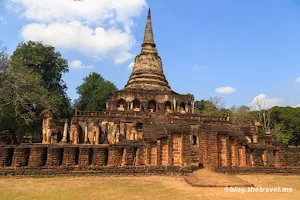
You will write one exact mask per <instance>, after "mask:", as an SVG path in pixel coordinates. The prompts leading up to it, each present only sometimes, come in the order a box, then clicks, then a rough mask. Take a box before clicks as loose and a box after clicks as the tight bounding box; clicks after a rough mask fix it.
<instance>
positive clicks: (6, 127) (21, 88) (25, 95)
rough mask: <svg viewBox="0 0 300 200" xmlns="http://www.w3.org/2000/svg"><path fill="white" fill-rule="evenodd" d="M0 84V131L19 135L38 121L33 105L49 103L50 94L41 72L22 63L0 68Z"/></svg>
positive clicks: (13, 136) (46, 104) (19, 136)
mask: <svg viewBox="0 0 300 200" xmlns="http://www.w3.org/2000/svg"><path fill="white" fill-rule="evenodd" d="M0 85H1V87H0V129H1V130H0V132H1V133H3V132H8V133H10V134H11V136H12V138H17V139H20V138H21V137H22V136H23V135H24V134H26V133H27V132H31V131H34V130H33V127H36V125H35V123H36V122H39V123H40V119H39V113H38V112H37V109H36V108H37V106H43V107H47V106H50V105H51V104H52V102H51V101H52V97H51V94H50V93H49V92H48V90H47V89H46V88H45V87H44V86H43V84H42V77H41V75H40V74H38V73H36V72H34V71H33V70H32V69H29V68H27V67H26V66H23V65H17V64H15V65H9V66H6V67H5V68H4V69H3V70H2V71H0ZM0 137H1V136H0Z"/></svg>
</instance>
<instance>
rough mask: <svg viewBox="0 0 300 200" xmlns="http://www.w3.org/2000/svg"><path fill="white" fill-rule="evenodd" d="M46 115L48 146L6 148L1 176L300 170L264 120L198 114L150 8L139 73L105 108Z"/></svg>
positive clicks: (1, 151) (295, 155)
mask: <svg viewBox="0 0 300 200" xmlns="http://www.w3.org/2000/svg"><path fill="white" fill-rule="evenodd" d="M41 117H42V118H43V128H42V137H43V140H42V144H21V145H18V146H1V147H0V168H1V169H0V174H1V173H2V174H3V173H4V174H7V173H8V174H9V173H11V174H14V173H17V174H18V169H23V172H22V173H25V174H26V173H29V174H30V173H36V172H37V171H38V172H39V173H42V172H43V170H46V171H47V170H50V169H54V170H56V172H60V173H67V171H68V170H71V171H72V170H73V171H74V170H75V171H82V170H90V171H98V172H99V173H102V172H103V173H139V172H141V173H145V172H150V173H164V172H165V171H171V172H190V171H191V169H192V167H191V166H192V165H194V166H200V167H203V168H207V169H215V170H220V171H222V170H225V171H226V170H229V171H230V170H239V169H248V170H249V169H253V170H254V169H271V168H272V169H283V168H287V167H289V168H291V169H297V165H299V164H300V163H299V160H300V153H299V150H297V149H288V148H285V147H283V146H282V145H281V144H279V143H277V142H274V140H273V139H272V137H271V136H270V135H267V136H265V137H264V138H262V139H258V128H259V124H252V125H249V126H245V127H238V126H235V125H233V124H232V123H231V122H230V120H229V118H228V117H208V116H203V115H199V114H194V102H193V100H191V99H189V97H188V95H181V94H178V93H176V92H174V91H172V89H171V87H170V86H169V84H168V81H167V80H166V77H165V75H164V72H163V67H162V60H161V58H160V56H159V55H158V51H157V48H156V45H155V43H154V37H153V31H152V21H151V14H150V10H149V14H148V18H147V23H146V30H145V35H144V41H143V44H142V50H141V53H140V54H139V55H138V56H136V58H135V62H134V67H133V70H132V73H131V76H130V78H129V80H128V82H127V84H126V85H125V87H124V88H123V89H122V90H120V91H118V92H116V93H115V94H114V96H113V97H112V98H111V99H110V100H109V101H108V102H107V103H106V110H105V111H99V112H86V111H79V110H76V111H75V114H74V116H73V117H72V120H71V123H70V126H69V124H68V121H66V122H65V125H64V127H63V128H60V127H56V126H55V125H54V123H53V118H54V117H53V114H52V111H51V110H50V109H49V110H45V111H43V112H42V113H41ZM37 169H39V170H37ZM30 170H31V171H30ZM16 171H17V172H16Z"/></svg>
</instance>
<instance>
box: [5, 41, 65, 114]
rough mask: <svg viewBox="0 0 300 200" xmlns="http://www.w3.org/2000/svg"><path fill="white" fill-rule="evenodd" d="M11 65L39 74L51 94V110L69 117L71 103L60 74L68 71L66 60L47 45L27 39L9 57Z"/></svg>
mask: <svg viewBox="0 0 300 200" xmlns="http://www.w3.org/2000/svg"><path fill="white" fill-rule="evenodd" d="M10 59H11V60H10V65H12V66H13V67H26V68H28V69H30V70H32V72H35V73H37V74H40V75H41V80H42V85H43V86H44V87H45V88H46V89H47V90H48V91H49V92H51V94H52V97H53V100H54V101H53V104H54V105H53V108H52V109H53V111H54V114H55V115H56V116H57V117H59V118H69V117H71V104H70V100H69V98H68V97H67V94H66V89H67V86H66V84H65V83H64V81H63V80H62V75H63V74H64V73H67V72H68V62H67V60H66V59H63V58H62V57H61V54H60V53H59V52H57V51H55V48H54V47H52V46H49V45H43V44H42V43H41V42H33V41H29V42H27V43H24V42H22V43H20V44H19V45H18V47H17V49H16V50H15V51H14V52H13V55H12V56H11V58H10Z"/></svg>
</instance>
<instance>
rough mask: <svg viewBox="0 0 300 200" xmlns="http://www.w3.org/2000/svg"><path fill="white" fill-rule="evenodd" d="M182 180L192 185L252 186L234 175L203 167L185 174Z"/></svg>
mask: <svg viewBox="0 0 300 200" xmlns="http://www.w3.org/2000/svg"><path fill="white" fill-rule="evenodd" d="M184 180H185V181H186V182H187V183H188V184H190V185H192V186H194V187H254V185H253V184H252V183H249V182H247V181H245V180H243V179H240V178H238V177H235V176H234V175H227V174H218V173H216V172H213V171H210V170H205V169H200V170H197V171H194V172H193V173H189V174H185V175H184Z"/></svg>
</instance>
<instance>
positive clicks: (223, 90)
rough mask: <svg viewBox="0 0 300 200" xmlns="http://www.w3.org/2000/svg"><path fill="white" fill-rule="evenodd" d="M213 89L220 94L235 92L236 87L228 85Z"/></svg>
mask: <svg viewBox="0 0 300 200" xmlns="http://www.w3.org/2000/svg"><path fill="white" fill-rule="evenodd" d="M215 91H216V92H217V93H220V94H231V93H234V92H236V89H234V88H233V87H230V86H226V87H218V88H216V89H215Z"/></svg>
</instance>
